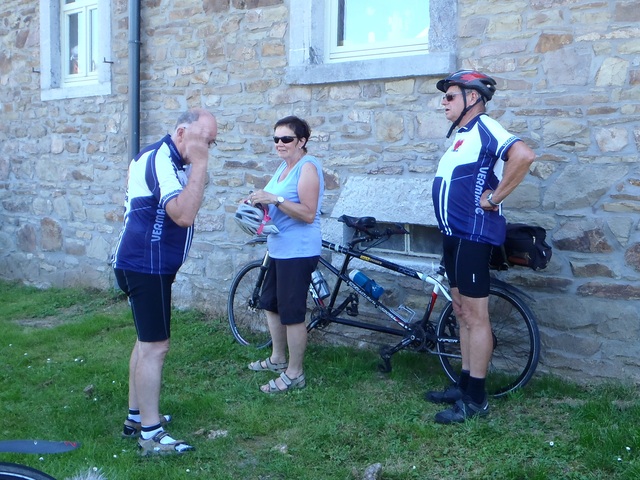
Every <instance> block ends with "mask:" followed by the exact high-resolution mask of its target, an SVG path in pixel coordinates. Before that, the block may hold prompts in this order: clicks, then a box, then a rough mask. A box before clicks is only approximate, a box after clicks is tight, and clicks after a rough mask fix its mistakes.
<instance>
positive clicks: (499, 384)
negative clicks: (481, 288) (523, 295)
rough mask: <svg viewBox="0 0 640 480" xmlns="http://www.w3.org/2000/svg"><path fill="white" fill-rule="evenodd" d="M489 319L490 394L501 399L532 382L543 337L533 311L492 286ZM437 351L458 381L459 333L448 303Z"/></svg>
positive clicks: (450, 374) (440, 329)
mask: <svg viewBox="0 0 640 480" xmlns="http://www.w3.org/2000/svg"><path fill="white" fill-rule="evenodd" d="M489 318H490V320H491V330H492V333H493V355H492V357H491V362H490V363H489V370H488V372H487V392H489V394H490V395H492V396H494V397H500V396H502V395H506V394H507V393H509V392H511V391H513V390H516V389H517V388H520V387H523V386H524V385H526V383H527V382H528V381H529V380H530V379H531V376H532V375H533V373H534V372H535V370H536V367H537V366H538V357H539V356H540V334H539V332H538V326H537V323H536V319H535V316H534V314H533V312H532V311H531V309H530V308H529V307H528V306H527V305H526V304H525V303H524V302H523V301H522V300H521V299H520V297H518V296H516V295H515V294H513V293H512V292H509V291H506V290H504V289H501V288H498V287H494V286H492V287H491V288H490V290H489ZM436 333H437V336H438V338H439V339H440V340H439V341H438V342H437V343H436V351H437V352H438V356H439V357H438V358H439V359H440V364H441V365H442V368H443V369H444V371H445V373H446V374H447V376H448V377H449V378H450V379H451V380H452V381H454V382H455V381H456V380H457V378H458V374H459V373H460V368H461V360H460V343H459V338H460V331H459V328H458V322H457V320H456V317H455V315H454V313H453V306H452V305H451V303H449V304H448V305H447V306H446V307H445V309H444V310H443V312H442V314H441V315H440V319H439V320H438V326H437V329H436Z"/></svg>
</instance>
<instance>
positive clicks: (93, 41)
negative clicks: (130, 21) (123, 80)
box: [40, 0, 111, 100]
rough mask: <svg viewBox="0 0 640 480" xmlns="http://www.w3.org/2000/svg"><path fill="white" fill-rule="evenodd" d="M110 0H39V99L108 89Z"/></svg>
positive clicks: (81, 94)
mask: <svg viewBox="0 0 640 480" xmlns="http://www.w3.org/2000/svg"><path fill="white" fill-rule="evenodd" d="M110 38H111V6H110V0H40V40H41V41H40V48H41V52H40V59H41V60H40V61H41V65H40V75H41V78H40V86H41V97H42V100H56V99H65V98H75V97H86V96H94V95H109V94H110V93H111V64H110V63H109V62H108V60H107V59H108V58H110V57H111V41H110Z"/></svg>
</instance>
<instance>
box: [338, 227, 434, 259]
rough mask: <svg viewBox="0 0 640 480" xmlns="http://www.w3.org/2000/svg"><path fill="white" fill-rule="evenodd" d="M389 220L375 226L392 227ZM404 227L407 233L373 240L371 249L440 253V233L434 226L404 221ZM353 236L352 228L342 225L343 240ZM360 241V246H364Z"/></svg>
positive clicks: (417, 253)
mask: <svg viewBox="0 0 640 480" xmlns="http://www.w3.org/2000/svg"><path fill="white" fill-rule="evenodd" d="M392 225H393V224H392V223H389V222H377V228H378V229H379V230H384V229H385V228H387V227H392ZM403 226H404V228H406V229H407V230H408V231H409V235H392V236H391V237H389V239H388V240H386V241H384V242H382V243H380V244H377V243H375V241H374V244H373V249H374V250H377V251H379V252H388V253H402V254H406V255H411V256H418V257H423V256H428V257H433V256H434V255H440V254H441V253H442V233H440V230H439V229H438V227H436V226H426V225H414V224H409V223H405V224H404V225H403ZM352 236H353V230H352V229H350V228H349V227H346V226H345V227H344V230H343V240H344V241H349V240H351V238H352ZM366 245H367V243H362V244H361V246H366Z"/></svg>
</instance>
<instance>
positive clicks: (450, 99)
mask: <svg viewBox="0 0 640 480" xmlns="http://www.w3.org/2000/svg"><path fill="white" fill-rule="evenodd" d="M458 95H462V93H447V94H446V95H444V96H443V97H442V99H443V100H446V101H447V102H453V99H454V98H456V97H457V96H458Z"/></svg>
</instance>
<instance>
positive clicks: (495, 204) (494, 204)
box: [487, 192, 502, 207]
mask: <svg viewBox="0 0 640 480" xmlns="http://www.w3.org/2000/svg"><path fill="white" fill-rule="evenodd" d="M492 198H493V192H491V193H490V194H489V195H487V202H489V205H491V206H492V207H499V206H500V205H502V202H500V203H496V202H494V201H493V200H492Z"/></svg>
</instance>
